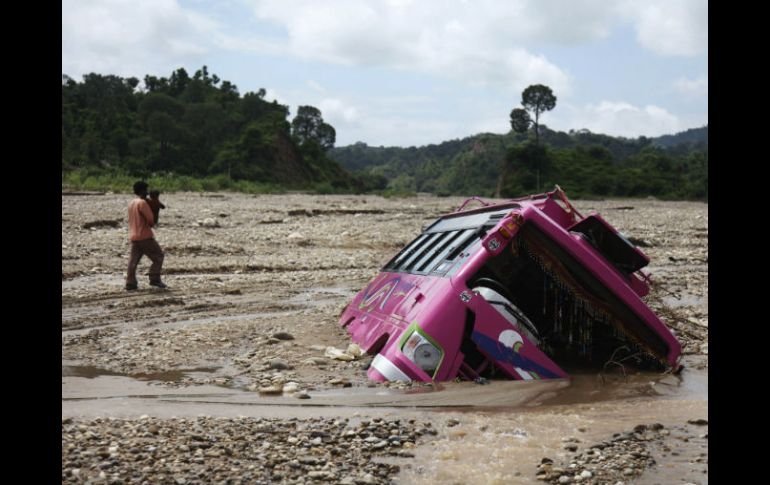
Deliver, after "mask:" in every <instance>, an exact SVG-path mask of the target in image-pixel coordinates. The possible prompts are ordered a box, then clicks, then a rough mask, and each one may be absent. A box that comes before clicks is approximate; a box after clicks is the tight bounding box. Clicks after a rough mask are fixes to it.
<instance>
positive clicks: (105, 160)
mask: <svg viewBox="0 0 770 485" xmlns="http://www.w3.org/2000/svg"><path fill="white" fill-rule="evenodd" d="M138 86H139V79H137V78H134V77H130V78H121V77H118V76H114V75H101V74H88V75H85V76H84V77H83V81H80V82H78V81H76V80H74V79H71V78H70V77H69V76H67V75H62V86H61V88H62V177H63V180H64V179H65V178H66V176H67V174H69V173H72V172H83V173H86V174H104V173H110V174H113V175H115V176H118V175H122V176H130V177H144V178H149V177H152V176H156V177H157V176H158V175H159V174H177V175H185V176H189V177H193V178H203V177H209V178H212V177H213V178H214V179H215V180H219V179H221V180H226V181H249V182H255V183H260V184H272V185H274V186H278V187H283V188H311V187H318V186H326V187H327V190H330V191H332V190H333V191H347V190H354V189H359V188H360V185H361V184H360V181H358V180H357V179H355V178H354V177H353V176H351V175H350V173H349V172H347V171H346V170H345V169H343V168H342V167H341V166H340V165H339V164H338V163H337V162H336V161H334V160H332V159H331V158H329V157H328V156H327V154H326V152H327V151H328V149H329V148H331V147H332V146H333V145H334V142H335V137H336V134H335V132H334V128H333V127H331V126H330V125H328V124H326V123H324V122H323V119H322V117H321V113H320V111H318V110H317V109H315V108H313V107H312V106H304V107H300V109H299V110H298V113H297V116H295V118H294V119H293V120H292V122H291V123H290V122H289V121H288V116H289V108H288V107H287V106H284V105H281V104H278V103H277V102H275V101H272V102H268V101H265V99H264V96H265V90H264V89H260V90H259V91H258V92H247V93H245V94H243V95H241V94H240V93H239V92H238V88H237V87H236V86H235V85H234V84H232V83H231V82H229V81H223V80H221V79H220V78H219V77H218V76H217V75H216V74H214V75H209V73H208V70H207V68H206V67H205V66H204V67H203V68H202V69H200V70H198V71H197V72H195V74H194V75H193V76H189V75H188V73H187V72H186V71H185V70H184V69H178V70H176V71H174V72H173V73H172V74H171V75H170V76H169V77H168V78H165V77H160V78H158V77H156V76H152V75H147V76H145V78H144V86H143V87H142V89H139V88H138Z"/></svg>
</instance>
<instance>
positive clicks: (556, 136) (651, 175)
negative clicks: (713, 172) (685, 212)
mask: <svg viewBox="0 0 770 485" xmlns="http://www.w3.org/2000/svg"><path fill="white" fill-rule="evenodd" d="M662 139H663V140H665V143H660V140H662ZM540 140H541V142H542V145H541V146H540V147H539V148H533V147H535V145H534V144H532V146H530V147H529V148H525V145H526V144H527V143H526V142H527V135H526V134H524V133H516V132H515V131H511V132H509V133H507V134H505V135H496V134H491V133H483V134H479V135H475V136H471V137H468V138H464V139H461V140H451V141H448V142H444V143H441V144H438V145H427V146H424V147H419V148H417V147H408V148H398V147H370V146H368V145H366V144H365V143H356V144H354V145H350V146H346V147H341V148H334V149H333V150H332V151H331V152H330V154H331V156H332V157H333V158H334V159H336V160H337V161H339V162H340V164H341V165H342V166H343V167H345V168H347V169H348V170H351V171H353V172H354V173H356V174H357V175H361V176H363V177H374V176H381V177H383V178H384V179H385V180H386V181H387V188H389V189H393V190H408V191H414V192H432V193H435V194H438V195H450V194H453V195H480V196H494V194H495V192H496V189H497V185H498V182H499V180H498V176H499V175H500V174H501V166H502V167H503V169H502V171H503V172H504V173H503V177H502V181H501V185H500V187H501V195H502V196H504V197H512V196H519V195H526V194H529V193H532V192H534V191H536V190H537V174H536V165H535V163H534V162H535V159H534V158H532V157H533V156H538V155H539V156H542V157H543V159H542V160H541V161H542V163H543V169H542V173H541V177H540V180H541V183H540V186H541V187H543V188H549V189H550V188H551V187H553V185H554V184H559V185H560V186H561V187H562V188H564V190H566V191H567V193H568V194H569V195H570V196H576V197H646V196H655V197H659V198H667V199H698V200H708V126H705V127H703V128H696V129H692V130H687V131H686V132H683V133H679V134H676V135H667V136H666V137H661V138H647V137H639V138H630V139H629V138H622V137H612V136H608V135H602V134H596V133H591V132H590V131H588V130H579V131H570V132H569V133H565V132H557V131H552V130H549V129H548V128H547V127H545V126H541V137H540ZM536 150H537V151H536Z"/></svg>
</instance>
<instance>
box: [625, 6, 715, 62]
mask: <svg viewBox="0 0 770 485" xmlns="http://www.w3.org/2000/svg"><path fill="white" fill-rule="evenodd" d="M618 12H619V13H620V14H621V15H622V16H624V17H626V18H628V19H631V21H632V22H633V23H634V28H635V29H636V34H637V39H638V40H639V43H640V44H642V45H643V46H644V47H646V48H648V49H650V50H652V51H653V52H656V53H658V54H661V55H667V56H694V55H698V54H702V53H704V52H707V51H708V0H646V1H644V2H640V1H638V0H624V1H622V2H621V3H620V4H619V5H618Z"/></svg>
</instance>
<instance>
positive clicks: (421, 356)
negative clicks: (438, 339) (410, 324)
mask: <svg viewBox="0 0 770 485" xmlns="http://www.w3.org/2000/svg"><path fill="white" fill-rule="evenodd" d="M401 352H403V353H404V355H405V356H406V357H407V358H409V360H411V361H412V362H414V363H415V364H416V365H417V367H419V368H420V369H422V370H423V371H425V373H426V374H428V375H429V376H431V377H433V375H434V374H435V373H436V370H437V369H438V367H439V365H440V364H441V358H442V357H443V352H442V351H441V348H440V347H439V346H438V345H437V344H436V343H435V342H433V341H432V339H430V338H429V337H427V336H426V335H423V334H422V333H421V332H420V330H419V329H418V328H417V327H416V326H415V328H414V330H413V331H412V333H411V335H409V337H408V338H407V339H406V342H404V345H403V346H402V347H401Z"/></svg>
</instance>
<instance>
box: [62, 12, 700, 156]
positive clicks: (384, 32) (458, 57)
mask: <svg viewBox="0 0 770 485" xmlns="http://www.w3.org/2000/svg"><path fill="white" fill-rule="evenodd" d="M204 65H205V66H207V67H208V71H209V73H210V74H217V75H218V76H219V77H220V78H221V79H223V80H228V81H230V82H232V83H234V84H235V85H236V86H237V87H238V90H239V92H240V93H241V94H245V93H246V92H249V91H252V92H256V91H258V90H259V89H260V88H264V89H265V90H266V92H267V95H266V96H265V99H267V100H273V99H275V100H277V101H278V102H279V103H281V104H285V105H287V106H289V110H290V118H289V119H291V118H292V117H293V116H294V115H295V114H296V112H297V107H298V106H303V105H312V106H315V107H317V108H318V109H320V110H321V113H322V116H323V118H324V121H326V122H327V123H329V124H331V125H332V126H334V128H335V130H336V132H337V143H336V145H337V146H345V145H349V144H352V143H356V142H364V143H366V144H368V145H370V146H403V147H408V146H422V145H426V144H438V143H441V142H443V141H447V140H451V139H458V138H464V137H467V136H471V135H475V134H477V133H481V132H488V133H499V134H502V133H507V132H508V131H510V128H511V126H510V112H511V110H512V109H513V108H517V107H521V106H520V103H521V92H522V91H523V90H524V89H525V88H526V87H527V86H529V85H531V84H545V85H547V86H549V87H550V88H551V89H552V90H553V92H554V94H555V95H556V97H557V102H556V107H555V108H554V109H553V110H552V111H549V112H546V113H545V114H543V115H542V116H541V122H542V123H544V124H545V125H547V126H548V127H549V128H551V129H556V130H561V131H569V130H579V129H588V130H590V131H592V132H594V133H605V134H608V135H613V136H624V137H637V136H641V135H644V136H660V135H664V134H673V133H677V132H680V131H684V130H687V129H689V128H698V127H701V126H704V125H706V124H708V1H707V0H645V1H637V0H475V1H474V0H324V1H318V0H219V1H208V0H63V1H62V74H66V75H68V76H70V77H71V78H73V79H76V80H82V76H83V75H84V74H88V73H92V72H95V73H99V74H114V75H118V76H122V77H132V76H133V77H137V78H139V79H143V78H144V76H145V75H147V74H151V75H155V76H164V77H168V76H170V75H171V73H172V72H173V71H175V70H176V69H179V68H184V69H186V70H187V72H188V73H189V74H190V75H192V74H193V73H194V72H195V71H196V70H198V69H200V68H201V67H202V66H204Z"/></svg>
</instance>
